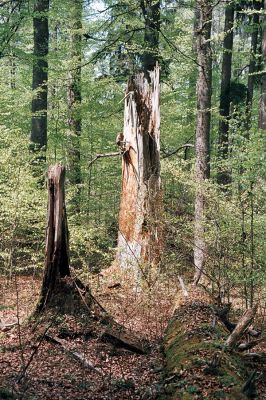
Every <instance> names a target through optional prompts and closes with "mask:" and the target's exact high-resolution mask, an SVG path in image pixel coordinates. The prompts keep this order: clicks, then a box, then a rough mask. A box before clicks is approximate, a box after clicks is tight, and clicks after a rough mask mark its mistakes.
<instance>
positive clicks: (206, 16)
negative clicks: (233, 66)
mask: <svg viewBox="0 0 266 400" xmlns="http://www.w3.org/2000/svg"><path fill="white" fill-rule="evenodd" d="M196 7H197V14H198V15H199V21H198V25H197V31H196V34H197V54H198V57H197V58H198V60H197V61H198V66H199V67H198V80H197V122H196V165H195V180H196V184H197V188H196V196H195V234H194V264H195V268H196V272H195V277H194V283H195V284H197V283H198V282H199V280H200V277H201V275H202V272H203V269H204V262H205V251H206V246H205V240H204V214H205V195H204V187H203V185H204V181H205V180H206V179H208V178H209V175H210V164H209V158H210V151H209V136H210V122H211V86H212V56H211V44H210V38H211V24H212V22H211V21H212V9H213V6H212V2H211V1H209V0H198V1H197V3H196Z"/></svg>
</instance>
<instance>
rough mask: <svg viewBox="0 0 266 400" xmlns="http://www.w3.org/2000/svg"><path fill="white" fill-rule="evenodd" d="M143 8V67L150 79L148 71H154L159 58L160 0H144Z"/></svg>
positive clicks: (142, 2)
mask: <svg viewBox="0 0 266 400" xmlns="http://www.w3.org/2000/svg"><path fill="white" fill-rule="evenodd" d="M141 8H142V13H143V17H144V20H145V31H144V44H145V49H144V53H143V56H142V67H143V70H144V73H145V76H146V78H147V79H148V80H149V73H148V71H153V69H154V67H155V65H156V62H157V61H158V59H159V54H158V52H159V32H160V0H142V1H141Z"/></svg>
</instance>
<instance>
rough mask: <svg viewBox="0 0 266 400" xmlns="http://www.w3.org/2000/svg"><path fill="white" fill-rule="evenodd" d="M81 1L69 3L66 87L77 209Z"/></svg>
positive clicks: (70, 162) (69, 153)
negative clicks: (69, 55) (69, 37)
mask: <svg viewBox="0 0 266 400" xmlns="http://www.w3.org/2000/svg"><path fill="white" fill-rule="evenodd" d="M82 5H83V1H82V0H75V1H73V2H70V12H71V16H72V21H73V22H72V26H71V59H72V63H71V71H70V73H69V86H68V96H67V104H68V132H67V156H68V162H67V164H68V177H69V181H70V183H71V184H73V185H76V187H75V191H76V193H75V196H74V200H73V203H74V205H75V208H76V209H78V208H79V194H80V188H79V185H80V183H81V167H80V136H81V114H80V106H81V55H82V34H81V29H82Z"/></svg>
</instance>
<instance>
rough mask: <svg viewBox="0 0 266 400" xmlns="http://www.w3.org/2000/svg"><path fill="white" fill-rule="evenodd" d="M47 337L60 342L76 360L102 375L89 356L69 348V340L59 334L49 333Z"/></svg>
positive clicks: (51, 340) (64, 349)
mask: <svg viewBox="0 0 266 400" xmlns="http://www.w3.org/2000/svg"><path fill="white" fill-rule="evenodd" d="M45 339H47V340H49V341H50V342H52V343H55V344H58V345H60V346H61V349H62V350H63V351H64V352H65V353H66V354H68V355H70V356H71V357H73V358H74V359H75V360H77V361H78V362H80V363H81V365H82V366H83V367H85V368H88V369H91V370H93V371H96V372H97V373H98V374H101V375H102V371H101V370H100V369H99V368H97V367H95V366H94V365H93V363H92V362H91V361H90V360H89V359H88V358H87V357H85V356H84V355H83V354H81V353H79V352H77V351H72V350H70V349H69V348H68V346H67V344H68V343H67V341H66V340H64V339H60V338H59V337H57V336H51V335H49V334H46V335H45Z"/></svg>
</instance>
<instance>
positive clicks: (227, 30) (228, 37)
mask: <svg viewBox="0 0 266 400" xmlns="http://www.w3.org/2000/svg"><path fill="white" fill-rule="evenodd" d="M234 13H235V6H234V4H232V2H231V0H229V2H228V4H227V5H226V8H225V23H224V35H225V36H224V43H223V62H222V77H221V95H220V122H219V138H218V158H219V160H226V159H227V158H228V147H229V143H228V140H229V138H228V133H229V119H230V87H231V72H232V52H233V42H234V32H233V26H234ZM230 181H231V178H230V173H229V172H228V171H227V170H225V171H219V172H218V175H217V182H218V184H220V185H226V184H228V183H230Z"/></svg>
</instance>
